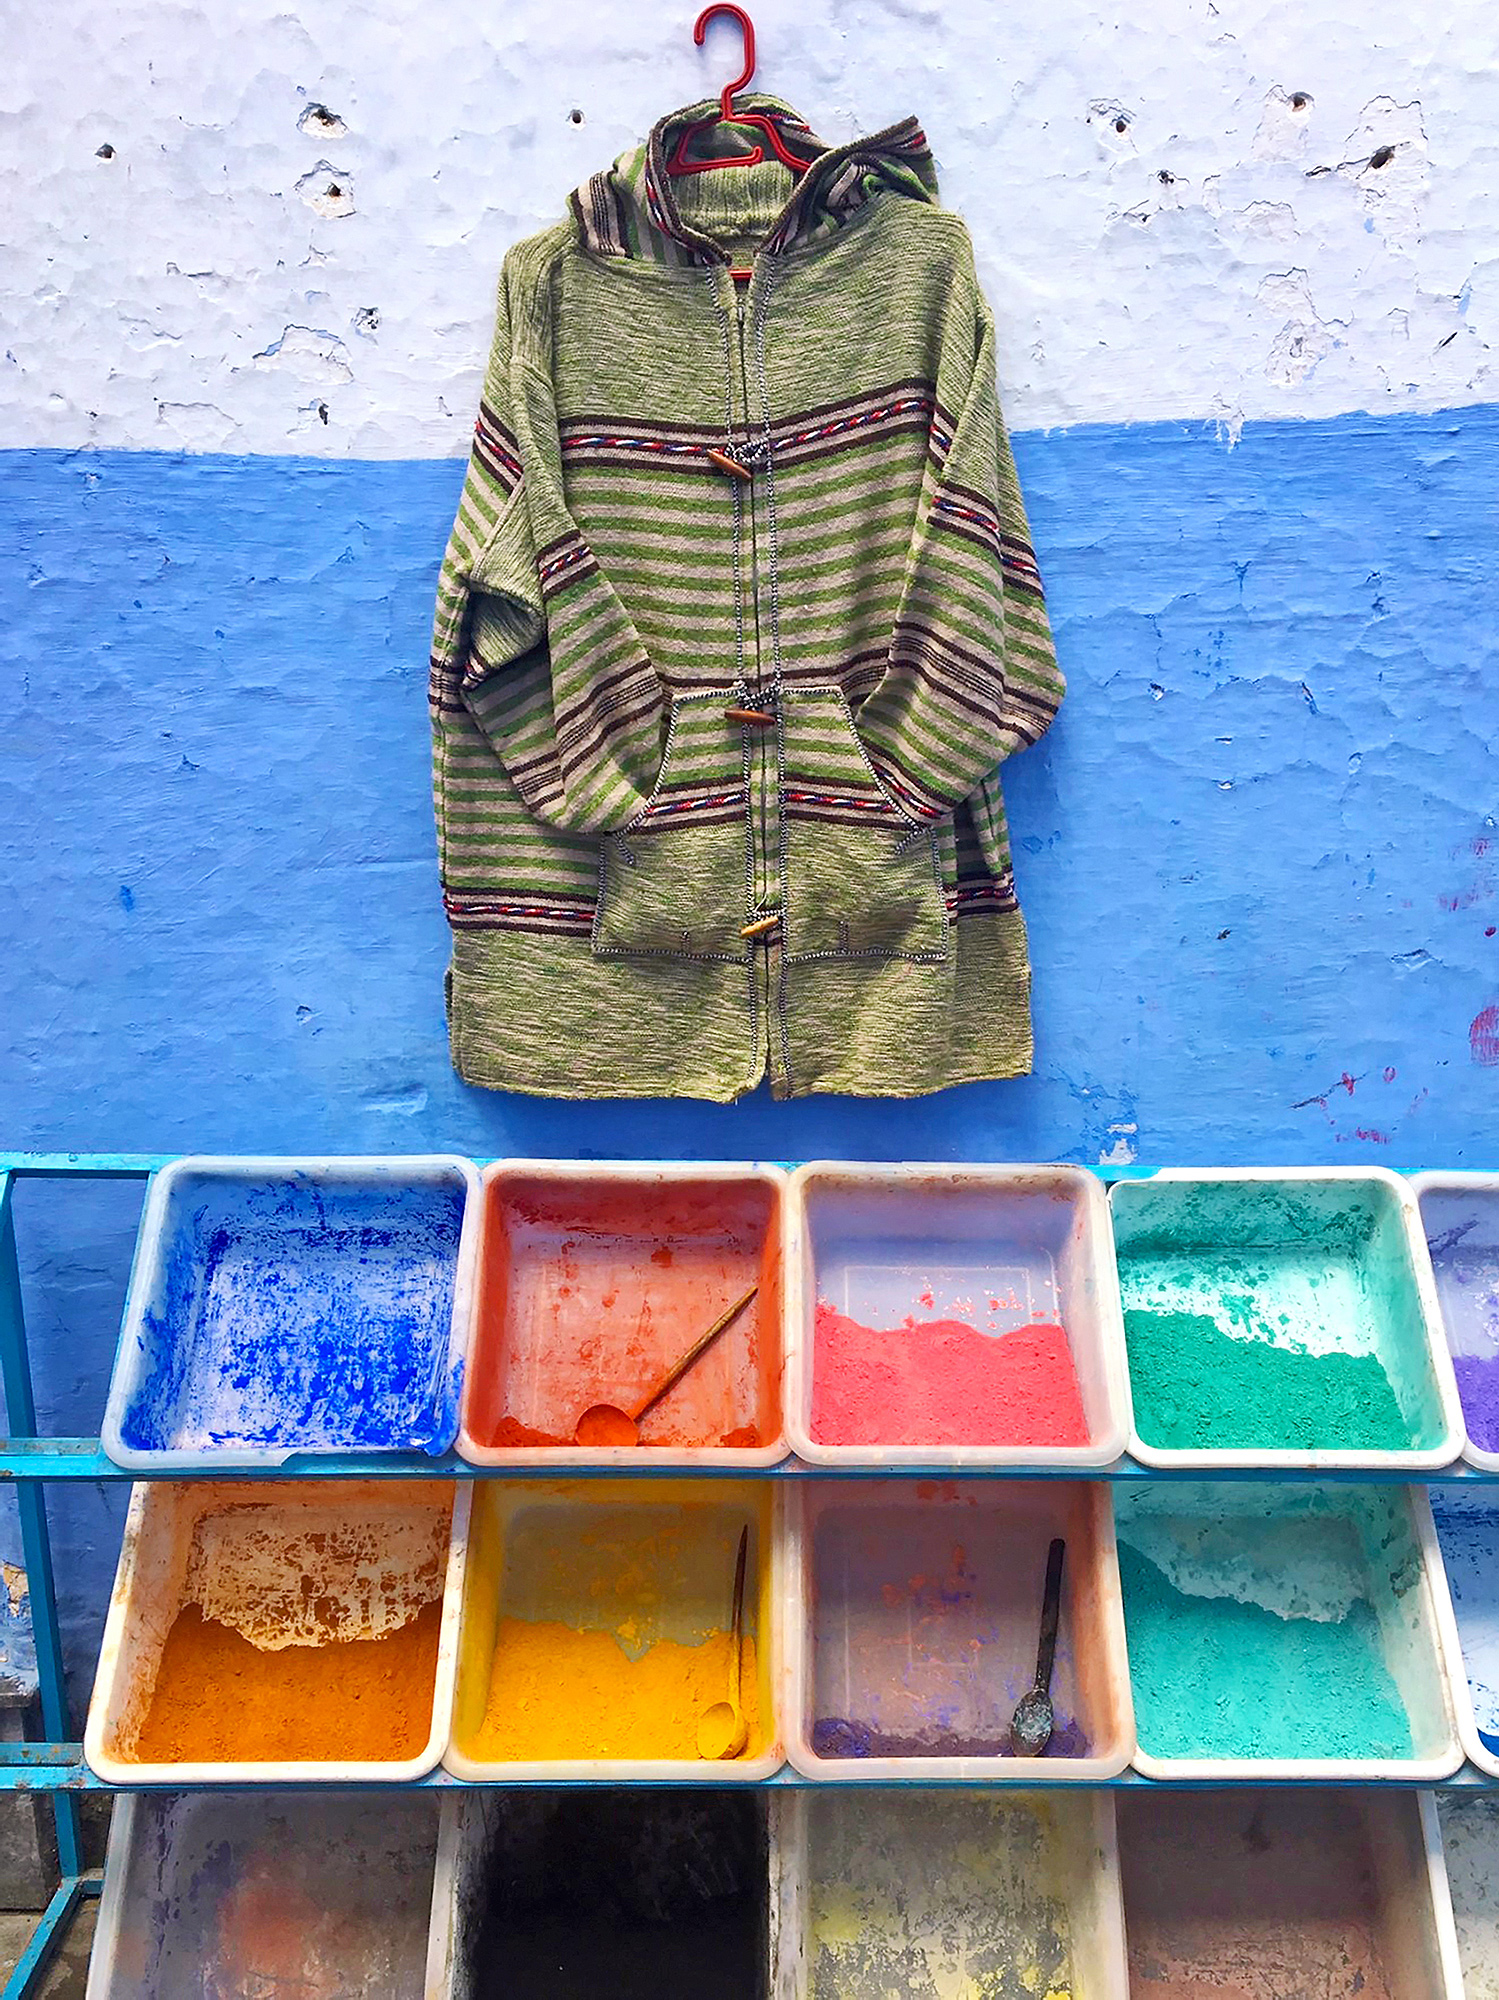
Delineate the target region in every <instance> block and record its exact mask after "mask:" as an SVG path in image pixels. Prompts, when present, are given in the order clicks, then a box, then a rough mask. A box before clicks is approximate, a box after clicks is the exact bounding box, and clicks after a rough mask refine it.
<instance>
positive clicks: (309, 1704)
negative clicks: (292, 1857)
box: [134, 1603, 442, 1764]
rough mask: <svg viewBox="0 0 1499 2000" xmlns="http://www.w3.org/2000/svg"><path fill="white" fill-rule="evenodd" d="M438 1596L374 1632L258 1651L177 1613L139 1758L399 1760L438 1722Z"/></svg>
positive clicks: (185, 1612)
mask: <svg viewBox="0 0 1499 2000" xmlns="http://www.w3.org/2000/svg"><path fill="white" fill-rule="evenodd" d="M441 1621H442V1607H441V1605H440V1604H437V1603H431V1604H425V1605H423V1606H422V1608H421V1610H420V1611H419V1612H418V1613H417V1614H416V1616H415V1617H413V1618H411V1619H409V1620H408V1622H407V1623H406V1624H404V1625H401V1626H400V1627H398V1628H397V1629H396V1630H395V1631H393V1632H387V1633H386V1634H385V1635H384V1636H383V1637H382V1638H378V1639H359V1638H356V1639H344V1640H329V1641H328V1642H326V1643H325V1644H323V1645H317V1646H287V1647H284V1648H283V1649H281V1650H280V1651H276V1652H266V1651H262V1650H261V1648H260V1647H258V1646H254V1645H252V1644H251V1643H250V1641H249V1640H248V1639H245V1638H242V1637H241V1636H240V1634H239V1633H238V1632H236V1631H233V1630H232V1629H231V1628H230V1627H229V1626H227V1625H224V1624H221V1623H220V1622H219V1620H218V1619H216V1618H205V1617H204V1615H203V1613H202V1611H201V1610H200V1609H199V1608H198V1606H197V1605H196V1604H188V1605H185V1606H184V1607H183V1608H182V1610H181V1611H179V1612H178V1614H177V1616H176V1618H175V1619H174V1620H173V1623H172V1629H171V1631H170V1632H169V1633H168V1634H167V1642H166V1646H165V1647H164V1649H163V1651H162V1656H161V1664H160V1667H159V1669H158V1671H157V1676H156V1686H155V1690H154V1692H153V1694H152V1697H151V1706H150V1709H149V1710H148V1712H147V1715H146V1720H145V1723H144V1725H143V1727H142V1729H141V1732H140V1737H139V1740H138V1742H137V1743H136V1746H135V1750H134V1758H135V1761H137V1762H139V1763H144V1764H193V1763H208V1764H219V1763H250V1764H260V1763H304V1762H306V1763H326V1762H332V1761H335V1760H336V1761H339V1762H350V1763H364V1762H398V1761H402V1760H404V1759H406V1758H411V1757H415V1756H416V1755H417V1754H418V1753H419V1752H420V1751H421V1750H422V1749H423V1747H424V1746H425V1744H426V1742H427V1738H428V1736H429V1735H430V1733H431V1728H432V1689H433V1684H434V1682H435V1679H436V1674H437V1638H438V1628H439V1626H440V1624H441Z"/></svg>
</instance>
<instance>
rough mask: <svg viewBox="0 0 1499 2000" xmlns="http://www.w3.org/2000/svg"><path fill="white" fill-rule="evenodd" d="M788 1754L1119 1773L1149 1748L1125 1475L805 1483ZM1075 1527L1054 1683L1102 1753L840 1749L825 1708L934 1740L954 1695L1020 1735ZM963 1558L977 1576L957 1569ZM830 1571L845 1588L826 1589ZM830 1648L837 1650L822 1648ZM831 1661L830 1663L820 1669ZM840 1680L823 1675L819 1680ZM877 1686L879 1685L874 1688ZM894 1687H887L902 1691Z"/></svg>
mask: <svg viewBox="0 0 1499 2000" xmlns="http://www.w3.org/2000/svg"><path fill="white" fill-rule="evenodd" d="M786 1518H787V1521H788V1532H789V1537H790V1547H789V1552H788V1559H787V1562H786V1566H785V1568H786V1588H787V1596H786V1611H785V1618H784V1621H783V1622H784V1624H785V1628H786V1641H785V1645H786V1659H787V1682H786V1703H785V1728H786V1746H787V1755H788V1756H789V1758H790V1760H791V1762H792V1764H794V1765H795V1767H796V1769H797V1770H799V1771H801V1772H803V1773H804V1774H805V1775H806V1776H808V1777H811V1778H818V1779H824V1780H826V1781H828V1782H829V1783H834V1784H861V1783H862V1784H870V1783H900V1782H902V1781H905V1782H911V1781H914V1780H934V1779H937V1780H940V1779H947V1780H952V1781H956V1782H959V1783H963V1784H987V1785H1000V1784H1002V1785H1024V1784H1027V1783H1028V1784H1035V1783H1036V1782H1037V1780H1038V1779H1045V1780H1046V1781H1048V1782H1066V1781H1069V1780H1070V1781H1076V1782H1079V1783H1082V1782H1086V1781H1088V1780H1093V1781H1097V1780H1099V1779H1102V1778H1112V1777H1116V1776H1117V1775H1118V1774H1119V1773H1120V1772H1121V1771H1123V1770H1124V1769H1125V1768H1126V1767H1127V1765H1128V1764H1129V1762H1130V1758H1131V1756H1132V1754H1133V1752H1134V1748H1135V1727H1134V1709H1133V1704H1132V1701H1131V1697H1130V1685H1129V1668H1128V1664H1127V1661H1126V1655H1125V1643H1124V1613H1123V1607H1122V1605H1121V1602H1120V1592H1119V1570H1118V1563H1117V1559H1116V1554H1115V1545H1114V1524H1113V1512H1112V1505H1111V1501H1110V1496H1109V1489H1108V1487H1107V1486H1106V1485H1104V1484H1102V1483H1100V1482H1097V1481H1084V1480H1075V1481H1074V1480H1060V1479H1056V1480H1052V1479H1048V1480H1036V1481H1030V1480H1008V1479H1007V1480H1002V1481H980V1480H970V1479H963V1480H950V1481H946V1482H939V1481H932V1482H931V1483H930V1484H928V1483H927V1482H925V1481H922V1482H916V1481H912V1480H909V1479H899V1480H878V1479H853V1480H817V1481H811V1480H807V1481H803V1482H801V1483H800V1486H799V1490H798V1491H797V1492H796V1493H795V1494H793V1495H792V1496H790V1504H789V1505H788V1507H787V1510H786ZM1054 1535H1061V1536H1063V1537H1065V1539H1066V1543H1067V1553H1066V1559H1065V1565H1064V1569H1063V1588H1062V1620H1061V1631H1060V1638H1059V1643H1058V1648H1057V1663H1056V1670H1055V1673H1054V1676H1053V1680H1052V1695H1053V1700H1054V1702H1055V1705H1056V1710H1057V1716H1058V1726H1059V1728H1060V1727H1062V1725H1063V1718H1064V1717H1071V1718H1072V1719H1073V1720H1075V1721H1076V1723H1077V1724H1078V1725H1079V1726H1080V1727H1081V1729H1082V1730H1083V1732H1084V1734H1085V1735H1086V1737H1087V1739H1088V1744H1089V1748H1088V1750H1087V1752H1086V1754H1084V1755H1081V1756H1078V1755H1072V1756H1065V1755H1060V1754H1056V1752H1055V1751H1054V1752H1053V1753H1052V1754H1049V1755H1045V1756H1041V1757H1014V1756H1007V1755H991V1754H973V1755H921V1754H915V1755H904V1754H891V1755H884V1754H880V1752H879V1750H878V1749H875V1750H874V1751H872V1753H871V1754H867V1755H859V1754H853V1755H846V1754H845V1755H839V1754H824V1752H825V1751H827V1750H828V1749H829V1748H830V1747H831V1746H829V1745H828V1744H826V1743H825V1744H824V1745H823V1747H822V1749H821V1750H820V1749H819V1747H818V1746H817V1741H816V1731H815V1722H816V1719H817V1711H818V1709H819V1707H821V1706H822V1705H823V1699H824V1697H825V1696H826V1697H827V1706H828V1707H829V1708H836V1707H839V1706H840V1705H841V1704H842V1703H843V1701H844V1700H845V1698H847V1697H849V1696H851V1697H852V1700H851V1701H850V1703H849V1705H850V1706H851V1707H852V1708H853V1709H854V1711H855V1713H854V1715H853V1716H852V1718H851V1720H852V1721H853V1722H854V1724H855V1725H856V1727H863V1726H865V1725H867V1724H869V1722H870V1717H869V1716H868V1715H867V1714H864V1713H860V1712H859V1711H861V1710H865V1709H868V1708H871V1707H873V1705H874V1704H875V1703H876V1702H878V1703H879V1716H878V1721H879V1726H880V1731H879V1733H880V1734H881V1735H883V1736H885V1737H886V1738H889V1737H892V1736H893V1737H895V1738H897V1739H900V1738H902V1737H909V1738H910V1739H911V1740H919V1738H920V1735H921V1734H922V1733H929V1732H924V1731H923V1730H922V1728H921V1725H922V1723H923V1722H927V1723H928V1724H929V1723H930V1721H931V1719H932V1717H933V1716H935V1715H936V1714H937V1712H938V1710H939V1707H942V1708H945V1707H949V1706H950V1707H951V1709H952V1710H953V1711H954V1714H955V1716H957V1717H958V1718H959V1722H958V1723H957V1724H955V1726H954V1734H957V1735H963V1734H971V1735H974V1736H979V1735H982V1737H983V1738H984V1739H985V1740H987V1739H988V1738H990V1737H991V1736H994V1737H997V1738H998V1739H1000V1740H1002V1739H1003V1738H1004V1736H1005V1735H1006V1734H1007V1732H1008V1727H1009V1717H1010V1715H1011V1714H1012V1713H1013V1709H1014V1704H1015V1701H1016V1700H1017V1699H1018V1698H1019V1696H1020V1695H1021V1694H1022V1693H1023V1692H1024V1690H1025V1688H1026V1687H1028V1686H1029V1685H1030V1683H1031V1680H1032V1677H1033V1675H1034V1672H1035V1660H1036V1642H1037V1639H1038V1637H1039V1628H1040V1618H1041V1597H1042V1586H1043V1582H1044V1578H1045V1569H1046V1554H1047V1547H1048V1544H1049V1542H1050V1540H1051V1538H1052V1537H1053V1536H1054ZM949 1563H951V1564H953V1565H954V1566H956V1568H957V1569H959V1570H960V1571H961V1574H959V1575H956V1576H955V1577H953V1578H949V1577H948V1575H947V1574H946V1571H945V1568H944V1570H943V1573H942V1574H940V1575H939V1574H935V1573H934V1566H935V1565H944V1566H945V1565H947V1564H949ZM819 1575H821V1576H822V1577H823V1579H824V1581H825V1583H826V1584H827V1586H828V1596H827V1599H826V1601H824V1600H823V1599H822V1596H821V1593H820V1591H819ZM820 1635H821V1647H822V1648H825V1650H821V1652H820ZM819 1658H821V1662H822V1664H821V1668H820V1667H819ZM820 1680H821V1681H822V1683H823V1685H822V1686H821V1687H819V1681H820ZM871 1683H874V1684H875V1685H871ZM887 1689H888V1693H887Z"/></svg>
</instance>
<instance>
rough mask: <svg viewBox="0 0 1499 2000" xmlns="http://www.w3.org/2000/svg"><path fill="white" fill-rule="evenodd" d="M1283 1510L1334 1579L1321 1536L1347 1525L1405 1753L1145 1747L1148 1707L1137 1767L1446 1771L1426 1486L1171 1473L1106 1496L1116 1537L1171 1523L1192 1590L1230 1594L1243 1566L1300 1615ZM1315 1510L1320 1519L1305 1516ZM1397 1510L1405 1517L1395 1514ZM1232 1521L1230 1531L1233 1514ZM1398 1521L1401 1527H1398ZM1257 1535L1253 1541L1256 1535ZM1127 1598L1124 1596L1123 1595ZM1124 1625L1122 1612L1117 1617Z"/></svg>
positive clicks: (1287, 1773) (1443, 1601) (1450, 1721)
mask: <svg viewBox="0 0 1499 2000" xmlns="http://www.w3.org/2000/svg"><path fill="white" fill-rule="evenodd" d="M1279 1510H1284V1512H1285V1514H1286V1518H1287V1519H1288V1520H1289V1521H1292V1522H1297V1521H1301V1520H1302V1517H1303V1516H1307V1517H1308V1518H1306V1519H1305V1521H1304V1522H1303V1525H1304V1527H1305V1536H1304V1538H1303V1544H1304V1546H1305V1547H1307V1548H1313V1547H1315V1545H1316V1542H1317V1540H1318V1539H1319V1537H1320V1539H1321V1540H1322V1541H1323V1542H1324V1543H1325V1545H1326V1549H1327V1552H1328V1561H1329V1562H1330V1563H1332V1564H1334V1565H1335V1567H1334V1568H1333V1569H1331V1570H1330V1571H1329V1575H1330V1577H1331V1582H1332V1585H1333V1586H1334V1587H1339V1588H1341V1587H1344V1583H1345V1580H1344V1577H1343V1574H1342V1572H1341V1570H1340V1569H1338V1568H1337V1567H1336V1565H1337V1564H1338V1562H1339V1561H1340V1560H1342V1559H1340V1558H1339V1557H1338V1555H1337V1551H1336V1544H1335V1542H1334V1541H1333V1540H1332V1539H1331V1538H1330V1534H1331V1531H1332V1530H1334V1529H1336V1530H1338V1531H1339V1532H1340V1533H1342V1534H1351V1537H1352V1541H1353V1543H1354V1545H1355V1546H1356V1548H1357V1550H1358V1552H1359V1556H1360V1558H1361V1560H1362V1564H1363V1566H1364V1567H1365V1569H1366V1572H1367V1576H1368V1579H1369V1583H1370V1597H1369V1602H1370V1605H1371V1608H1372V1610H1373V1613H1374V1616H1375V1618H1376V1620H1377V1623H1378V1629H1379V1641H1380V1650H1381V1652H1382V1655H1383V1659H1384V1663H1385V1666H1386V1669H1387V1671H1388V1672H1389V1675H1390V1678H1391V1680H1392V1681H1393V1682H1394V1685H1395V1688H1396V1691H1397V1693H1398V1695H1399V1697H1400V1700H1401V1704H1402V1706H1403V1708H1404V1710H1405V1714H1406V1718H1407V1721H1408V1723H1409V1726H1410V1736H1411V1744H1412V1754H1411V1755H1410V1756H1409V1757H1318V1756H1307V1757H1273V1756H1267V1757H1234V1756H1219V1755H1201V1756H1177V1755H1166V1754H1158V1753H1155V1752H1152V1751H1151V1749H1150V1748H1149V1745H1148V1742H1147V1740H1146V1739H1147V1738H1148V1736H1149V1733H1150V1726H1151V1725H1150V1721H1149V1717H1148V1715H1146V1714H1144V1713H1142V1712H1141V1711H1140V1709H1139V1708H1137V1710H1136V1719H1137V1723H1138V1727H1139V1730H1140V1734H1141V1740H1140V1743H1139V1746H1138V1747H1137V1749H1136V1751H1135V1755H1134V1765H1135V1768H1136V1770H1138V1771H1139V1772H1141V1773H1142V1774H1143V1775H1144V1776H1145V1777H1147V1778H1165V1779H1173V1780H1177V1781H1185V1782H1187V1783H1193V1782H1196V1783H1238V1782H1248V1783H1251V1784H1253V1783H1255V1782H1260V1783H1268V1782H1270V1781H1272V1780H1281V1779H1303V1780H1306V1781H1309V1782H1315V1781H1317V1780H1321V1781H1323V1782H1324V1783H1325V1782H1327V1781H1330V1780H1333V1779H1340V1780H1343V1781H1348V1780H1357V1781H1359V1782H1361V1783H1362V1782H1374V1781H1377V1780H1380V1779H1385V1778H1393V1779H1404V1780H1405V1781H1406V1782H1407V1783H1410V1782H1416V1783H1421V1784H1434V1783H1436V1782H1438V1781H1439V1780H1440V1779H1442V1778H1449V1777H1451V1775H1452V1773H1453V1772H1454V1771H1455V1770H1457V1768H1458V1766H1459V1765H1460V1764H1461V1763H1462V1760H1463V1751H1462V1745H1461V1743H1460V1742H1459V1739H1458V1729H1457V1712H1456V1705H1455V1701H1454V1694H1453V1688H1452V1683H1451V1677H1450V1673H1449V1660H1450V1658H1451V1655H1452V1648H1453V1647H1454V1646H1455V1644H1456V1634H1455V1630H1454V1628H1453V1625H1452V1607H1451V1604H1450V1601H1449V1600H1448V1596H1447V1583H1446V1577H1445V1574H1444V1572H1443V1569H1442V1561H1441V1554H1440V1551H1439V1550H1438V1548H1437V1540H1436V1531H1435V1529H1434V1528H1433V1526H1432V1521H1431V1512H1430V1509H1429V1507H1428V1506H1427V1504H1426V1499H1425V1495H1424V1493H1423V1492H1422V1490H1421V1489H1420V1488H1419V1487H1411V1486H1388V1487H1386V1486H1365V1485H1360V1484H1348V1485H1339V1486H1327V1487H1322V1488H1320V1489H1319V1488H1316V1487H1314V1486H1311V1485H1309V1484H1307V1483H1306V1482H1304V1481H1299V1482H1290V1481H1277V1480H1263V1481H1262V1480H1233V1481H1227V1480H1225V1481H1213V1480H1190V1481H1189V1480H1182V1481H1171V1482H1158V1483H1148V1482H1132V1483H1131V1484H1130V1485H1129V1486H1128V1487H1124V1488H1121V1489H1120V1490H1119V1491H1118V1493H1117V1494H1116V1496H1115V1512H1116V1522H1115V1527H1116V1534H1117V1538H1118V1541H1119V1542H1120V1543H1121V1544H1122V1543H1125V1542H1130V1541H1131V1540H1132V1539H1134V1537H1133V1535H1132V1530H1134V1529H1136V1527H1137V1524H1138V1523H1139V1522H1141V1521H1142V1520H1143V1521H1144V1522H1145V1523H1146V1524H1147V1530H1146V1532H1147V1533H1148V1524H1149V1522H1150V1521H1151V1520H1152V1519H1155V1520H1161V1521H1164V1522H1167V1523H1182V1524H1186V1526H1187V1528H1188V1535H1187V1537H1186V1538H1185V1539H1184V1540H1182V1541H1181V1547H1182V1549H1183V1551H1185V1553H1184V1555H1183V1558H1182V1566H1183V1585H1184V1586H1185V1585H1186V1584H1187V1583H1198V1584H1199V1585H1200V1586H1202V1587H1200V1588H1199V1589H1198V1590H1196V1591H1193V1592H1191V1594H1193V1595H1202V1596H1207V1597H1213V1596H1222V1597H1236V1596H1238V1594H1239V1593H1238V1592H1237V1590H1236V1589H1235V1588H1234V1586H1233V1579H1234V1577H1235V1576H1239V1575H1243V1574H1245V1573H1247V1574H1248V1575H1249V1576H1250V1577H1252V1578H1253V1579H1254V1581H1255V1582H1256V1584H1257V1586H1258V1588H1257V1589H1256V1592H1255V1595H1254V1596H1253V1598H1252V1599H1251V1600H1250V1601H1253V1602H1261V1601H1262V1599H1261V1597H1260V1594H1259V1592H1260V1591H1261V1590H1263V1591H1266V1592H1268V1593H1269V1594H1271V1595H1272V1596H1275V1595H1277V1594H1278V1597H1279V1598H1280V1599H1283V1600H1284V1605H1283V1606H1282V1604H1281V1603H1280V1602H1277V1604H1276V1606H1274V1607H1267V1608H1275V1609H1279V1610H1280V1614H1281V1615H1282V1616H1288V1615H1291V1612H1292V1611H1293V1610H1294V1613H1295V1615H1297V1616H1305V1615H1309V1614H1308V1612H1307V1611H1304V1610H1302V1608H1301V1604H1302V1600H1303V1598H1305V1599H1306V1601H1307V1603H1308V1605H1310V1603H1311V1597H1310V1595H1309V1592H1310V1591H1312V1590H1313V1589H1314V1588H1315V1585H1314V1584H1305V1583H1304V1582H1303V1581H1302V1580H1299V1579H1298V1577H1297V1576H1296V1575H1294V1574H1293V1573H1292V1572H1291V1571H1290V1570H1289V1569H1288V1568H1287V1567H1286V1566H1285V1556H1284V1550H1283V1549H1279V1548H1277V1547H1276V1546H1275V1545H1274V1543H1273V1542H1272V1541H1271V1540H1270V1539H1269V1537H1270V1536H1271V1535H1272V1533H1273V1529H1274V1525H1275V1518H1274V1517H1275V1515H1276V1513H1277V1511H1279ZM1317 1510H1320V1519H1321V1522H1322V1525H1321V1527H1320V1529H1319V1527H1318V1522H1317V1520H1316V1519H1312V1518H1310V1516H1311V1515H1312V1514H1313V1513H1315V1512H1316V1511H1317ZM1402 1516H1404V1522H1402ZM1235 1522H1240V1523H1242V1524H1243V1533H1242V1535H1240V1536H1238V1537H1236V1536H1235V1534H1234V1531H1233V1524H1234V1523H1235ZM1406 1526H1408V1529H1409V1535H1408V1537H1407V1535H1406V1533H1405V1527H1406ZM1262 1536H1263V1537H1264V1538H1265V1539H1264V1540H1263V1541H1262V1540H1261V1537H1262ZM1125 1602H1126V1606H1127V1605H1128V1597H1127V1596H1126V1599H1125ZM1126 1630H1127V1622H1126Z"/></svg>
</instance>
